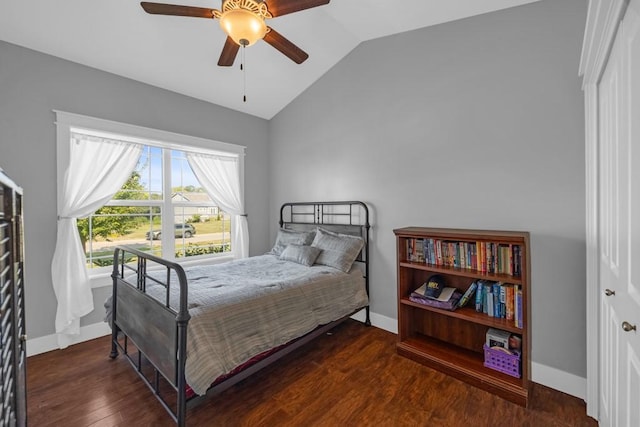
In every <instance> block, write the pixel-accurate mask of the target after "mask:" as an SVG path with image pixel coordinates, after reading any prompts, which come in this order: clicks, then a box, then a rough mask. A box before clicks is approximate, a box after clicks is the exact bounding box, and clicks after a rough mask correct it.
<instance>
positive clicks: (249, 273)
mask: <svg viewBox="0 0 640 427" xmlns="http://www.w3.org/2000/svg"><path fill="white" fill-rule="evenodd" d="M185 273H186V275H187V279H188V288H189V291H188V303H189V313H190V314H191V320H190V321H189V324H188V327H187V360H186V363H185V365H186V366H185V378H186V381H187V383H188V384H189V386H190V387H191V388H192V389H193V391H194V392H195V393H196V394H204V393H205V392H206V391H207V389H208V388H209V386H210V385H211V384H212V383H213V382H214V380H215V379H216V378H218V377H219V376H221V375H223V374H226V373H228V372H230V371H232V370H233V369H234V368H235V367H237V366H239V365H241V364H243V363H244V362H246V361H247V360H249V359H251V358H252V357H254V356H256V355H258V354H260V353H262V352H264V351H266V350H269V349H272V348H274V347H277V346H280V345H283V344H285V343H287V342H289V341H291V340H293V339H295V338H298V337H300V336H302V335H304V334H306V333H308V332H310V331H312V330H313V329H315V328H316V327H318V326H320V325H324V324H327V323H329V322H332V321H334V320H338V319H340V318H342V317H344V316H346V315H348V314H350V313H352V312H354V311H356V310H357V309H360V308H362V307H364V306H366V305H367V304H368V297H367V293H366V288H365V280H364V278H363V277H362V272H361V271H360V270H359V269H358V268H354V269H352V271H351V272H349V273H343V272H342V271H340V270H337V269H335V268H332V267H327V266H322V265H314V266H312V267H307V266H304V265H301V264H297V263H294V262H290V261H283V260H280V259H279V258H278V257H276V256H274V255H261V256H256V257H251V258H246V259H242V260H237V261H232V262H228V263H224V264H218V265H212V266H194V267H187V268H185ZM172 282H173V280H172ZM173 283H175V282H173ZM173 288H175V289H173ZM177 288H178V287H177V286H172V293H171V305H172V306H173V307H174V308H175V307H177V301H178V297H179V295H178V289H177ZM147 293H148V294H151V295H155V296H157V297H158V299H160V300H163V299H164V296H165V290H164V289H163V288H161V287H160V286H158V285H152V284H151V282H150V281H149V282H148V284H147Z"/></svg>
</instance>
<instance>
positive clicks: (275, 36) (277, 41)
mask: <svg viewBox="0 0 640 427" xmlns="http://www.w3.org/2000/svg"><path fill="white" fill-rule="evenodd" d="M267 28H269V30H270V31H267V34H266V35H265V36H264V41H266V42H267V43H269V44H270V45H271V46H273V47H275V48H276V49H278V50H279V51H280V52H282V53H283V54H284V55H285V56H286V57H288V58H289V59H291V60H292V61H293V62H295V63H296V64H302V63H303V62H304V61H306V60H307V58H308V57H309V55H308V54H307V53H306V52H305V51H304V50H302V49H300V48H299V47H298V46H296V45H295V44H293V43H291V42H290V41H289V40H287V39H286V38H285V37H284V36H283V35H282V34H280V33H279V32H277V31H276V30H274V29H273V28H270V27H267Z"/></svg>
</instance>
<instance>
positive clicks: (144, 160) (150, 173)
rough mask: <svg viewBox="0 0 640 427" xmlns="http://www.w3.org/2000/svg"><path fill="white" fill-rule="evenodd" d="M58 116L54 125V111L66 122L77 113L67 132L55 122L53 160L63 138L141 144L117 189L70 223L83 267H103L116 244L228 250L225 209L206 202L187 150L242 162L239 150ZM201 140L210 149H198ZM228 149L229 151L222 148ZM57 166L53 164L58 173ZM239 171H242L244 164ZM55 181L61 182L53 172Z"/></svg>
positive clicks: (168, 253) (194, 253)
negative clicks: (77, 238)
mask: <svg viewBox="0 0 640 427" xmlns="http://www.w3.org/2000/svg"><path fill="white" fill-rule="evenodd" d="M57 114H58V118H59V120H58V121H59V122H60V115H61V114H63V117H65V118H67V119H69V118H70V119H72V120H69V121H70V122H73V121H74V119H77V118H80V123H77V124H76V125H75V126H74V125H73V124H72V123H68V124H67V126H65V128H66V132H60V126H59V127H58V128H59V131H58V137H59V144H58V151H59V159H60V158H63V159H64V158H65V156H64V155H62V156H60V151H61V150H62V151H63V152H64V146H65V145H67V144H69V143H76V144H91V143H95V141H99V140H105V139H113V140H119V141H126V142H128V143H133V144H137V145H139V146H141V147H142V151H141V154H140V157H139V159H138V161H137V164H136V166H135V167H134V169H133V170H132V171H131V173H130V174H129V176H128V178H127V180H126V182H125V183H124V184H123V185H122V187H121V188H120V189H119V190H118V191H117V192H116V193H115V194H114V195H113V197H112V198H111V199H110V200H109V201H107V202H106V203H104V205H103V206H102V207H100V208H99V209H97V210H95V211H94V212H93V213H91V214H90V215H88V216H87V217H84V218H79V219H78V220H77V228H78V233H79V236H80V241H81V245H82V249H83V251H84V253H85V255H86V267H87V268H88V269H90V270H92V271H100V270H99V269H101V268H104V269H105V270H107V267H108V266H111V265H112V264H113V251H114V248H115V246H117V245H120V244H126V245H129V246H133V247H135V248H137V249H139V250H142V251H145V252H150V253H152V254H154V255H158V256H162V257H164V258H168V259H176V260H179V259H186V258H191V259H201V258H209V257H215V256H219V255H220V254H230V253H231V252H232V250H233V249H234V245H235V243H236V242H235V241H234V238H233V235H234V233H233V226H234V218H235V215H230V214H229V213H227V212H225V211H224V210H223V209H221V208H220V207H219V206H218V204H217V203H215V202H214V201H213V200H212V199H211V197H210V196H209V194H208V192H207V191H206V190H205V188H204V187H203V185H201V183H200V182H199V181H198V179H197V178H196V176H195V173H194V171H193V170H192V168H191V166H190V164H189V160H188V153H199V154H204V155H214V156H219V155H223V156H235V157H236V158H238V160H239V162H240V166H242V160H243V156H242V154H243V152H244V150H243V148H242V147H238V146H234V145H231V144H224V143H218V142H216V141H205V140H200V139H199V138H191V137H185V136H182V135H175V134H165V133H164V132H161V131H155V130H151V129H144V128H138V127H131V126H129V125H122V124H115V125H116V126H115V128H116V129H114V126H113V125H114V123H112V122H104V121H101V120H98V119H92V118H87V117H84V116H76V115H69V116H71V117H68V116H67V114H68V113H60V112H58V113H57ZM87 122H89V123H87ZM87 124H89V126H87ZM105 124H106V126H105ZM91 125H93V126H91ZM105 128H106V129H105ZM114 130H118V131H120V132H117V133H116V132H113V131H114ZM128 131H129V132H128ZM61 133H62V140H61V141H60V138H61ZM65 134H66V135H68V136H66V135H65ZM65 136H66V143H65ZM145 136H146V137H145ZM159 136H160V137H165V138H166V139H165V138H163V139H160V138H158V137H159ZM176 139H178V140H181V141H176ZM205 144H206V145H208V146H212V147H213V148H217V149H216V150H212V149H210V148H209V147H207V148H204V147H203V145H205ZM221 148H222V149H221ZM228 148H232V150H231V151H227V150H226V149H228ZM63 154H64V153H63ZM66 158H67V159H68V158H69V155H67V156H66ZM67 162H69V160H67ZM62 166H63V165H59V171H60V170H61V168H62ZM65 169H66V167H65V168H64V169H62V170H65ZM238 170H239V172H242V170H243V168H242V167H240V168H238ZM59 173H60V172H59ZM58 179H59V183H60V181H61V179H60V176H59V177H58ZM240 183H242V179H241V176H240Z"/></svg>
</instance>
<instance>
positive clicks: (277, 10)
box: [265, 0, 331, 18]
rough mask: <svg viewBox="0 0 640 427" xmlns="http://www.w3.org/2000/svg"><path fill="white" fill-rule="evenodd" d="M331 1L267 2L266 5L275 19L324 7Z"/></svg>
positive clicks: (297, 0) (274, 0) (267, 0)
mask: <svg viewBox="0 0 640 427" xmlns="http://www.w3.org/2000/svg"><path fill="white" fill-rule="evenodd" d="M330 1H331V0H265V3H266V4H267V9H269V12H271V15H272V16H273V17H274V18H275V17H276V16H282V15H286V14H288V13H293V12H299V11H301V10H305V9H311V8H314V7H318V6H322V5H324V4H328V3H329V2H330Z"/></svg>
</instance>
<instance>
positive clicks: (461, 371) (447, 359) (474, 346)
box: [394, 227, 531, 406]
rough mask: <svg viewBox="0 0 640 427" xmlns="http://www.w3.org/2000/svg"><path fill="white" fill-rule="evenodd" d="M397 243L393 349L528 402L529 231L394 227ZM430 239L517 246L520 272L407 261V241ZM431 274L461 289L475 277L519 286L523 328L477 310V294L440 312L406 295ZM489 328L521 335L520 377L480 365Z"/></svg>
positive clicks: (436, 367)
mask: <svg viewBox="0 0 640 427" xmlns="http://www.w3.org/2000/svg"><path fill="white" fill-rule="evenodd" d="M394 233H395V235H396V241H397V254H398V260H397V268H398V271H397V274H398V342H397V352H398V354H401V355H403V356H406V357H408V358H410V359H413V360H415V361H417V362H420V363H422V364H424V365H427V366H430V367H432V368H435V369H438V370H441V371H442V372H445V373H447V374H449V375H452V376H454V377H456V378H458V379H461V380H463V381H466V382H468V383H469V384H472V385H475V386H477V387H479V388H482V389H484V390H487V391H490V392H492V393H495V394H497V395H499V396H501V397H503V398H505V399H507V400H510V401H513V402H515V403H518V404H520V405H523V406H527V403H528V401H529V390H530V381H529V378H530V360H529V355H530V351H531V350H530V333H529V318H528V313H529V307H528V304H529V292H530V289H529V288H530V285H529V271H530V268H529V234H528V233H526V232H507V231H480V230H458V229H444V228H422V227H407V228H401V229H397V230H394ZM423 239H434V240H436V239H437V240H440V241H445V242H467V243H471V244H474V245H475V244H478V243H480V242H485V243H494V244H502V245H519V246H520V248H521V260H522V262H521V269H522V271H521V274H520V275H519V276H515V275H509V274H499V273H483V272H482V271H478V270H472V269H468V268H459V267H449V266H444V265H436V264H433V263H428V262H424V261H422V262H417V261H410V260H409V254H408V249H407V248H408V241H411V240H415V241H422V240H423ZM434 274H439V275H441V276H442V277H443V278H444V279H445V281H446V283H447V286H452V287H456V288H458V289H459V290H461V291H463V292H464V291H465V290H466V289H467V288H468V287H469V286H470V284H471V283H472V282H473V281H475V280H478V279H486V280H490V281H495V282H503V283H510V284H515V285H519V286H521V288H522V310H523V312H522V313H523V316H522V318H523V327H522V328H519V327H516V326H515V323H514V321H513V320H506V319H504V318H497V317H489V316H488V315H487V314H484V313H479V312H476V310H475V304H474V301H475V297H474V298H472V299H471V301H470V302H469V304H468V305H467V306H465V307H462V308H458V309H457V310H455V311H447V310H441V309H438V308H433V307H430V306H427V305H424V304H419V303H416V302H413V301H411V300H410V299H409V296H410V294H411V292H412V291H414V290H415V289H417V288H418V287H419V286H420V285H421V284H422V283H424V282H426V281H427V280H428V279H429V277H431V276H432V275H434ZM489 328H497V329H501V330H505V331H508V332H510V333H513V334H517V335H519V336H521V337H522V355H521V378H515V377H513V376H509V375H507V374H504V373H502V372H498V371H496V370H493V369H490V368H487V367H485V366H484V352H483V344H484V342H485V334H486V332H487V330H488V329H489Z"/></svg>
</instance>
